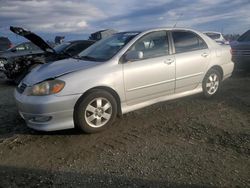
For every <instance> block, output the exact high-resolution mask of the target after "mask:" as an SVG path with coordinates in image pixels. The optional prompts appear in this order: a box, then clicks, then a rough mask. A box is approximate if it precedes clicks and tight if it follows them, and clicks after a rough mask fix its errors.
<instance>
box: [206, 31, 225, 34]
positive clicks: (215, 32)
mask: <svg viewBox="0 0 250 188" xmlns="http://www.w3.org/2000/svg"><path fill="white" fill-rule="evenodd" d="M203 33H214V34H221V33H220V32H217V31H204V32H203Z"/></svg>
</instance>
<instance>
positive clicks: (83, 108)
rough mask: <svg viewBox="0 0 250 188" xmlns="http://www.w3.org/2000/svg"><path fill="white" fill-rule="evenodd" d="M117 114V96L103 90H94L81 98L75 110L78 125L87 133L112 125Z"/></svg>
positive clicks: (75, 119)
mask: <svg viewBox="0 0 250 188" xmlns="http://www.w3.org/2000/svg"><path fill="white" fill-rule="evenodd" d="M116 115H117V103H116V100H115V98H114V97H113V96H112V95H111V94H110V93H108V92H107V91H103V90H92V91H91V92H90V93H89V94H88V95H87V96H83V97H81V98H80V99H79V101H78V102H77V104H76V106H75V110H74V121H75V125H76V127H78V128H80V129H81V130H82V131H84V132H86V133H94V132H99V131H102V130H104V129H105V128H107V127H108V126H110V125H111V124H112V123H113V121H114V120H115V118H116Z"/></svg>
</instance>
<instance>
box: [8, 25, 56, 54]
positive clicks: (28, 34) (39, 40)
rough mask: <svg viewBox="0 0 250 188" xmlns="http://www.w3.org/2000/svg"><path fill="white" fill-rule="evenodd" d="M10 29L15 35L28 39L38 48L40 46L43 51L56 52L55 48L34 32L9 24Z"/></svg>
mask: <svg viewBox="0 0 250 188" xmlns="http://www.w3.org/2000/svg"><path fill="white" fill-rule="evenodd" d="M10 30H11V31H12V32H13V33H15V34H17V35H19V36H22V37H24V38H26V39H28V40H29V41H31V42H32V43H34V44H35V45H37V46H38V47H39V48H41V49H42V50H43V51H45V52H50V53H56V52H55V50H54V49H53V48H52V47H51V46H50V45H49V44H48V43H47V42H45V41H44V40H43V39H42V38H41V37H39V36H38V35H36V34H35V33H32V32H31V31H28V30H25V29H23V28H21V27H13V26H10Z"/></svg>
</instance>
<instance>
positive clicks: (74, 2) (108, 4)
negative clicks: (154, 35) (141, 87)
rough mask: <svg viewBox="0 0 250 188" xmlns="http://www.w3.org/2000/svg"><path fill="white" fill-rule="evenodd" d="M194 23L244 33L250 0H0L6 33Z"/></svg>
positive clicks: (75, 32)
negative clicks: (13, 28) (12, 28)
mask: <svg viewBox="0 0 250 188" xmlns="http://www.w3.org/2000/svg"><path fill="white" fill-rule="evenodd" d="M177 20H178V23H177V26H179V27H190V28H194V29H198V30H201V31H205V30H213V31H222V32H224V33H239V34H241V33H243V32H245V31H246V30H248V29H250V0H137V1H136V0H123V1H120V0H0V35H5V36H9V37H11V38H13V35H11V34H10V31H9V26H10V25H14V26H22V27H25V28H27V29H30V30H32V31H34V32H36V33H38V34H40V35H42V36H43V37H45V38H47V39H52V38H54V36H55V35H59V34H60V35H65V36H66V37H68V38H74V37H76V38H79V37H82V36H83V37H86V36H87V34H88V33H91V32H94V31H97V30H100V29H106V28H114V29H116V30H120V31H124V30H138V29H145V28H153V27H164V26H173V25H174V24H175V23H176V22H177Z"/></svg>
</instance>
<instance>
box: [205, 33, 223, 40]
mask: <svg viewBox="0 0 250 188" xmlns="http://www.w3.org/2000/svg"><path fill="white" fill-rule="evenodd" d="M205 34H206V35H207V36H209V37H210V38H211V39H219V38H220V34H218V33H205Z"/></svg>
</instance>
